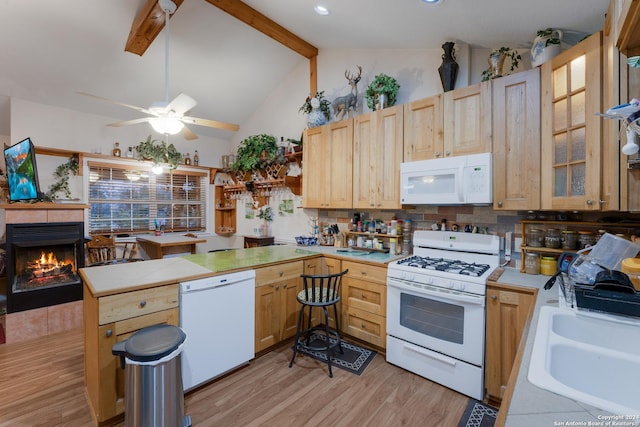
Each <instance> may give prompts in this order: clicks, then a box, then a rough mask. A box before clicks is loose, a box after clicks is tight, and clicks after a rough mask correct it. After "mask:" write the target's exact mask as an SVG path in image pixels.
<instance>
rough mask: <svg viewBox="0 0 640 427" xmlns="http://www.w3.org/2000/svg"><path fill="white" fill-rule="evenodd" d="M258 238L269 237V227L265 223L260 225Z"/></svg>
mask: <svg viewBox="0 0 640 427" xmlns="http://www.w3.org/2000/svg"><path fill="white" fill-rule="evenodd" d="M260 236H261V237H269V236H271V227H270V226H269V223H268V222H267V221H263V222H262V224H261V225H260Z"/></svg>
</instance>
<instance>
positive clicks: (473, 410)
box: [458, 399, 498, 427]
mask: <svg viewBox="0 0 640 427" xmlns="http://www.w3.org/2000/svg"><path fill="white" fill-rule="evenodd" d="M497 416H498V410H497V409H496V408H494V407H492V406H488V405H485V404H484V403H482V402H478V401H477V400H474V399H470V400H469V403H468V404H467V409H465V410H464V414H462V418H460V422H459V423H458V427H493V425H494V424H495V422H496V417H497Z"/></svg>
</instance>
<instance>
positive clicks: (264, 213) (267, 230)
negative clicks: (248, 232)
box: [257, 206, 273, 237]
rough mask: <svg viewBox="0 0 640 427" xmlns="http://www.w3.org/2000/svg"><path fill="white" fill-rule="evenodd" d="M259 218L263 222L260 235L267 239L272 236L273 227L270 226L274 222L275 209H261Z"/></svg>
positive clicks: (264, 207)
mask: <svg viewBox="0 0 640 427" xmlns="http://www.w3.org/2000/svg"><path fill="white" fill-rule="evenodd" d="M257 216H258V218H260V219H261V220H262V225H261V226H260V234H261V235H262V236H265V237H266V236H269V235H271V227H270V226H269V223H270V222H272V221H273V209H271V206H263V207H261V208H260V210H259V211H258V215H257Z"/></svg>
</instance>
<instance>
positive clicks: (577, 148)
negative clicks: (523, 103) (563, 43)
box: [540, 32, 617, 211]
mask: <svg viewBox="0 0 640 427" xmlns="http://www.w3.org/2000/svg"><path fill="white" fill-rule="evenodd" d="M540 76H541V87H542V125H541V129H542V134H541V138H542V147H541V150H542V151H541V153H542V171H541V189H542V192H541V208H542V209H557V210H586V211H588V210H601V209H612V208H614V207H612V206H610V203H609V200H607V199H606V198H605V197H604V196H605V195H603V194H602V192H601V182H602V178H601V177H602V172H603V163H602V156H601V152H602V149H601V148H602V145H601V144H603V141H602V137H603V135H602V118H601V117H599V116H597V115H596V113H597V112H600V111H602V105H601V100H602V98H601V90H602V32H599V33H595V34H593V35H591V36H589V37H588V38H587V39H585V40H583V41H582V42H580V43H578V44H577V45H575V46H573V47H571V48H570V49H568V50H566V51H564V52H562V53H561V54H559V55H558V56H556V57H554V58H552V59H551V60H550V61H548V62H546V63H544V64H542V66H541V71H540ZM616 170H617V169H616ZM616 176H617V173H616Z"/></svg>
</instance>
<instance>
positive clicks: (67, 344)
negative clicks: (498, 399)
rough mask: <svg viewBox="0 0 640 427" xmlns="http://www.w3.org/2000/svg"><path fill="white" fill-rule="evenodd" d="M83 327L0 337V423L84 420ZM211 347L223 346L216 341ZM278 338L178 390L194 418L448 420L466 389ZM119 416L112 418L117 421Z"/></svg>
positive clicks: (244, 421) (87, 421)
mask: <svg viewBox="0 0 640 427" xmlns="http://www.w3.org/2000/svg"><path fill="white" fill-rule="evenodd" d="M82 339H83V337H82V331H81V330H76V331H72V332H65V333H61V334H57V335H52V336H49V337H44V338H38V339H36V340H31V341H28V342H23V343H16V344H4V345H0V426H12V427H15V426H43V427H45V426H47V427H48V426H74V427H75V426H90V425H93V420H92V417H91V415H90V413H89V407H88V404H87V401H86V399H85V395H84V385H83V381H84V379H83V356H82V351H83V344H82ZM220 351H224V348H223V347H221V350H220ZM290 356H291V350H290V348H289V346H288V345H285V346H282V347H280V348H278V349H276V350H275V351H272V352H271V353H268V354H266V355H264V356H262V357H259V358H258V359H256V360H254V361H252V362H251V363H250V364H249V366H247V367H244V368H241V369H240V370H238V371H236V372H234V373H233V374H231V375H228V376H226V377H224V378H221V379H219V380H217V381H214V382H212V383H210V384H208V385H206V386H203V387H201V388H199V389H197V390H195V391H193V392H190V393H188V394H187V396H186V398H185V413H186V414H188V415H190V416H191V418H192V421H193V424H194V426H224V427H236V426H243V427H244V426H320V425H322V426H329V425H332V426H349V427H351V426H436V425H437V426H444V427H448V426H456V425H457V423H458V420H459V419H460V416H461V415H462V413H463V412H464V408H465V406H466V404H467V401H468V398H467V397H466V396H463V395H461V394H459V393H456V392H454V391H452V390H450V389H448V388H446V387H442V386H440V385H438V384H435V383H432V382H431V381H428V380H425V379H424V378H421V377H418V376H417V375H414V374H411V373H409V372H407V371H405V370H403V369H400V368H397V367H395V366H393V365H390V364H388V363H386V362H385V360H384V357H383V356H382V355H380V354H378V355H376V357H375V358H374V360H373V361H372V362H371V364H370V365H369V366H368V367H367V369H366V370H365V372H364V373H363V374H362V375H361V376H357V375H354V374H351V373H348V372H346V371H344V370H341V369H338V368H334V369H333V378H329V376H328V373H327V368H326V364H321V363H320V362H318V361H316V360H313V359H310V358H308V357H304V356H298V357H297V358H296V362H295V364H294V366H293V367H292V368H291V369H289V368H288V361H289V358H290ZM122 424H123V423H119V424H117V425H122Z"/></svg>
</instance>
